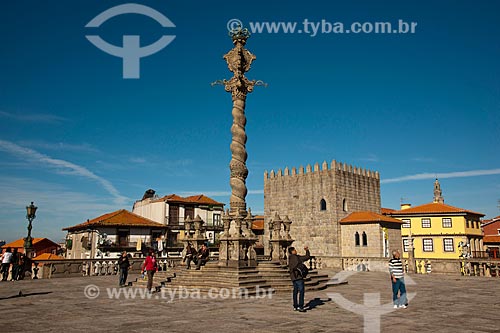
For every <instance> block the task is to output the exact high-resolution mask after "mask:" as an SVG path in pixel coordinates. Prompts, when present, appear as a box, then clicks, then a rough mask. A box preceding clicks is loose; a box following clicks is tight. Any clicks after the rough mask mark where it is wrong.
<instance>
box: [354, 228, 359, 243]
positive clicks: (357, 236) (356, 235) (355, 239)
mask: <svg viewBox="0 0 500 333" xmlns="http://www.w3.org/2000/svg"><path fill="white" fill-rule="evenodd" d="M354 244H356V246H359V233H358V232H357V231H356V233H355V234H354Z"/></svg>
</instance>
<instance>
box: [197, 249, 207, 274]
mask: <svg viewBox="0 0 500 333" xmlns="http://www.w3.org/2000/svg"><path fill="white" fill-rule="evenodd" d="M209 255H210V250H209V249H208V247H207V246H206V245H205V244H203V245H202V246H201V249H200V250H199V251H198V262H197V263H196V269H197V270H199V269H200V267H201V265H205V263H206V262H207V261H208V256H209Z"/></svg>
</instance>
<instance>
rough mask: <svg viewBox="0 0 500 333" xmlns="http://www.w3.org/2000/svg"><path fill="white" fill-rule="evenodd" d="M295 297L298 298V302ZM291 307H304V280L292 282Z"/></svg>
mask: <svg viewBox="0 0 500 333" xmlns="http://www.w3.org/2000/svg"><path fill="white" fill-rule="evenodd" d="M297 296H299V299H298V300H297ZM293 307H294V308H303V307H304V280H302V279H300V280H295V281H293Z"/></svg>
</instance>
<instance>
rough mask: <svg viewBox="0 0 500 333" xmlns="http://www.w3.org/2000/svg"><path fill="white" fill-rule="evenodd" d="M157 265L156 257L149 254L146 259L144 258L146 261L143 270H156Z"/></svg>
mask: <svg viewBox="0 0 500 333" xmlns="http://www.w3.org/2000/svg"><path fill="white" fill-rule="evenodd" d="M157 267H158V266H157V265H156V258H155V257H153V256H147V257H146V260H144V263H143V264H142V270H143V271H156V269H157Z"/></svg>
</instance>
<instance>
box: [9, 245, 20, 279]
mask: <svg viewBox="0 0 500 333" xmlns="http://www.w3.org/2000/svg"><path fill="white" fill-rule="evenodd" d="M20 261H21V254H20V253H19V252H17V248H15V249H14V251H13V252H12V259H11V262H12V274H11V279H10V280H11V281H17V278H18V276H19V268H20V265H19V263H20Z"/></svg>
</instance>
